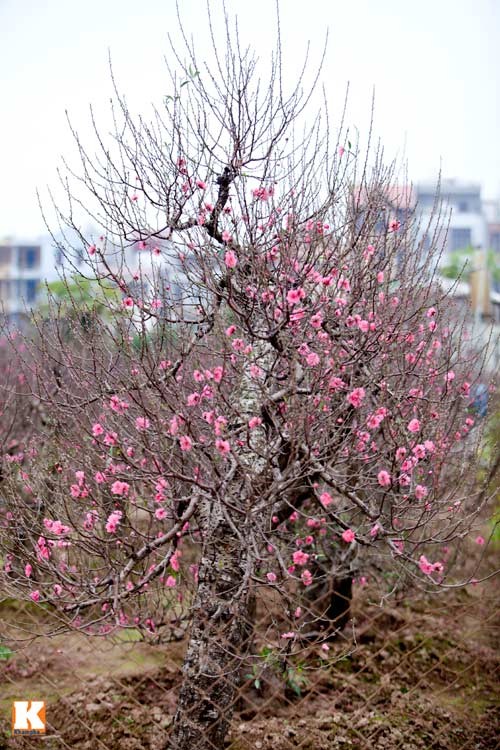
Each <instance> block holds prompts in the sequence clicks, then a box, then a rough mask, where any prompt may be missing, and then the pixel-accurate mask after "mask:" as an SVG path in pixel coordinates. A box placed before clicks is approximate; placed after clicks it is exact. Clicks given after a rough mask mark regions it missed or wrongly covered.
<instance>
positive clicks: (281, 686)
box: [0, 582, 500, 750]
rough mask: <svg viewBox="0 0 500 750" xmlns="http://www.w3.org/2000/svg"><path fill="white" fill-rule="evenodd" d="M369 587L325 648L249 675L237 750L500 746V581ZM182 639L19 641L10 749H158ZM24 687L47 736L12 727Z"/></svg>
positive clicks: (21, 611)
mask: <svg viewBox="0 0 500 750" xmlns="http://www.w3.org/2000/svg"><path fill="white" fill-rule="evenodd" d="M368 589H369V587H367V590H363V591H361V590H359V591H358V593H357V596H356V599H355V606H354V610H353V614H354V622H353V626H352V627H351V628H350V629H348V630H346V632H345V633H344V636H343V637H342V638H341V639H340V640H338V641H332V642H331V643H330V645H329V651H328V652H326V651H324V650H322V649H321V648H320V647H318V646H316V647H313V646H311V647H310V648H309V649H308V651H307V652H306V653H302V654H301V655H300V659H299V658H297V659H296V660H295V662H294V664H295V666H296V668H297V670H296V672H295V673H294V674H295V677H294V679H293V680H289V681H288V684H287V682H286V681H285V682H284V681H283V679H281V680H279V679H278V677H277V675H276V672H275V670H274V671H273V670H272V669H267V670H264V672H263V673H262V674H260V675H259V676H260V683H259V684H258V686H257V687H258V689H257V688H256V687H255V680H254V679H253V678H252V679H250V677H249V676H248V675H247V679H246V680H244V689H242V692H241V694H240V697H239V700H238V703H237V705H236V706H235V712H234V716H233V722H232V730H231V733H230V735H229V737H228V742H227V747H228V748H230V750H247V749H248V750H249V749H250V748H252V750H253V749H254V748H257V749H260V750H290V748H303V750H333V749H335V748H359V749H360V750H365V748H373V750H397V749H400V750H428V749H430V748H433V749H435V750H493V748H500V734H499V733H498V728H499V727H500V700H499V677H500V652H499V648H498V635H499V633H500V620H499V618H498V608H497V601H498V597H497V595H498V586H497V585H496V584H495V583H494V582H493V583H492V582H489V583H483V584H478V585H477V586H471V587H468V588H467V589H460V590H456V591H454V592H453V593H452V594H450V595H447V596H446V597H444V598H438V599H426V598H425V597H423V598H421V599H419V600H417V601H414V600H412V602H411V603H410V602H409V601H404V600H403V601H400V602H399V603H397V604H394V603H392V604H391V605H390V606H384V608H381V607H380V606H379V603H380V602H378V603H377V602H375V601H372V598H371V595H370V593H369V590H368ZM0 616H1V617H2V618H3V621H4V623H10V624H12V623H14V622H15V624H16V625H17V626H19V625H21V626H22V625H23V622H24V623H25V625H26V628H28V624H29V622H31V623H33V618H34V617H35V616H36V615H35V613H34V612H33V611H31V610H30V608H29V607H28V609H26V608H25V607H22V608H19V605H17V604H16V602H12V601H7V602H4V603H3V605H2V606H1V608H0ZM23 618H24V619H23ZM129 637H130V636H129ZM184 648H185V644H184V643H183V642H178V643H173V644H168V645H166V646H154V645H150V644H146V643H142V642H137V641H134V640H128V639H127V640H125V639H123V638H122V639H118V640H117V639H114V640H113V641H110V640H108V639H96V638H93V639H91V638H88V637H85V636H84V635H82V634H79V633H71V634H69V635H59V636H57V637H54V638H51V639H50V640H49V639H47V638H44V637H41V638H38V639H36V640H34V641H27V642H26V644H24V646H23V647H20V646H19V645H18V646H16V648H15V649H14V653H12V654H10V655H8V657H7V658H4V659H3V660H2V661H0V669H1V684H2V688H1V698H2V700H1V702H0V710H1V714H2V722H1V729H2V732H1V733H0V748H15V749H21V748H22V749H24V748H28V747H29V748H33V747H34V746H35V747H38V746H40V747H43V748H46V749H47V750H56V748H57V749H59V748H74V749H75V750H118V748H120V750H153V749H154V750H157V748H160V747H162V743H163V742H164V741H165V740H166V738H167V736H168V732H169V727H170V725H171V722H172V716H173V713H174V710H175V704H176V696H177V691H178V687H179V683H180V665H181V663H182V657H183V652H184ZM4 656H5V654H4ZM318 667H320V668H318ZM297 675H300V676H299V677H297ZM253 677H255V675H254V676H253ZM14 699H18V700H22V699H24V700H26V699H32V700H33V699H42V700H45V701H46V703H47V722H48V734H47V736H46V737H45V738H44V739H43V740H40V739H39V738H29V739H26V738H25V739H21V738H12V737H10V736H9V735H10V731H9V726H8V719H9V717H10V705H11V702H12V700H14Z"/></svg>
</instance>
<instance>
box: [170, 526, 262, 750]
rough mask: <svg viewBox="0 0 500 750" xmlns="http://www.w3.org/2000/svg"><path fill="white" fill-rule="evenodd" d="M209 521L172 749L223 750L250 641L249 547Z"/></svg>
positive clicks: (240, 539) (230, 532) (223, 528)
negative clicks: (243, 660)
mask: <svg viewBox="0 0 500 750" xmlns="http://www.w3.org/2000/svg"><path fill="white" fill-rule="evenodd" d="M210 520H211V523H209V525H210V527H211V532H212V533H211V535H210V538H207V542H206V544H205V545H204V552H203V556H202V559H201V561H200V565H199V574H198V575H199V577H198V591H197V595H196V600H195V603H194V606H193V624H192V629H191V636H190V640H189V645H188V649H187V653H186V657H185V661H184V666H183V683H182V687H181V690H180V694H179V700H178V704H177V711H176V714H175V718H174V723H173V729H172V734H171V736H170V741H169V744H168V748H169V750H202V748H203V750H222V748H223V747H224V740H225V737H226V734H227V732H228V729H229V724H230V720H231V717H232V713H233V710H234V706H235V703H236V701H237V699H238V688H239V684H240V671H241V670H240V667H241V656H242V655H243V653H244V651H245V648H246V644H247V643H248V635H249V633H248V629H249V626H250V625H251V623H250V616H251V613H250V610H251V608H250V600H251V594H250V588H249V580H248V564H249V562H248V554H247V552H248V548H247V545H245V544H243V542H242V538H240V537H239V536H237V535H236V534H235V533H234V531H233V530H232V529H231V527H230V525H229V524H228V523H226V522H225V521H224V520H223V519H221V520H219V522H218V523H217V525H216V527H215V528H214V524H213V518H211V519H210Z"/></svg>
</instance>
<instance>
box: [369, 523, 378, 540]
mask: <svg viewBox="0 0 500 750" xmlns="http://www.w3.org/2000/svg"><path fill="white" fill-rule="evenodd" d="M379 531H380V526H379V525H378V523H376V524H375V525H374V526H372V527H371V529H370V536H371V537H372V539H375V537H376V536H378V532H379Z"/></svg>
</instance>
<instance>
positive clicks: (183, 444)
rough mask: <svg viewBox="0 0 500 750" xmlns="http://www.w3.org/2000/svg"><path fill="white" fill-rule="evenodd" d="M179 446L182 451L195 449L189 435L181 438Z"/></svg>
mask: <svg viewBox="0 0 500 750" xmlns="http://www.w3.org/2000/svg"><path fill="white" fill-rule="evenodd" d="M179 445H180V449H181V451H190V450H191V448H192V447H193V442H192V440H191V438H190V437H189V436H188V435H181V437H180V438H179Z"/></svg>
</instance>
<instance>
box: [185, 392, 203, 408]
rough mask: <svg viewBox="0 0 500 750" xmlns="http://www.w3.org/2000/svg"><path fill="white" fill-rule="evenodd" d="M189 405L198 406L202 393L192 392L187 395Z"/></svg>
mask: <svg viewBox="0 0 500 750" xmlns="http://www.w3.org/2000/svg"><path fill="white" fill-rule="evenodd" d="M186 403H187V405H188V406H196V405H197V404H199V403H200V394H199V393H190V394H189V396H188V397H187V402H186Z"/></svg>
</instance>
